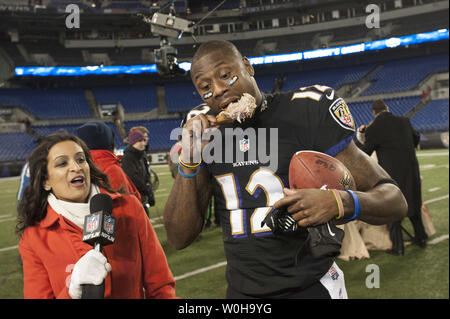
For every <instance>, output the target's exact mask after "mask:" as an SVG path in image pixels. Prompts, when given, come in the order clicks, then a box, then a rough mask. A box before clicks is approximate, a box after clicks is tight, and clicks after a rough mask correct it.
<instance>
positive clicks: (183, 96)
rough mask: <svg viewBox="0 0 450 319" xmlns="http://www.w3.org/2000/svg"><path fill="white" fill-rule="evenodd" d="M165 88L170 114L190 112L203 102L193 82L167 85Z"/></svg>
mask: <svg viewBox="0 0 450 319" xmlns="http://www.w3.org/2000/svg"><path fill="white" fill-rule="evenodd" d="M164 88H165V92H166V106H167V112H168V113H176V112H188V111H190V110H191V109H192V108H193V107H195V106H197V105H199V104H200V103H202V102H203V101H202V99H201V97H200V96H199V95H198V93H197V90H196V89H195V87H194V85H193V84H192V82H181V83H167V84H166V85H165V86H164Z"/></svg>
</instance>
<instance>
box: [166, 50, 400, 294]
mask: <svg viewBox="0 0 450 319" xmlns="http://www.w3.org/2000/svg"><path fill="white" fill-rule="evenodd" d="M254 73H255V72H254V69H253V67H252V66H251V64H250V62H249V60H248V59H247V58H245V57H242V55H241V54H240V52H239V51H238V50H237V48H236V47H235V46H234V45H233V44H232V43H230V42H227V41H210V42H207V43H204V44H202V45H201V46H200V47H199V48H198V50H197V51H196V53H195V55H194V57H193V61H192V65H191V78H192V81H193V83H194V85H195V87H196V89H197V91H198V92H199V94H200V95H201V96H202V98H203V100H204V102H205V104H203V105H201V106H200V107H197V108H196V109H194V110H192V111H191V112H190V113H189V114H188V116H187V117H186V121H185V123H184V126H183V127H184V130H185V133H184V134H183V139H182V147H183V149H182V153H181V155H180V159H181V161H180V165H179V174H178V178H177V179H176V180H175V182H174V185H173V187H172V190H171V193H170V195H169V198H168V200H167V203H166V206H165V209H164V223H165V227H166V231H167V238H168V241H169V243H170V244H171V245H172V246H174V247H175V248H176V249H183V248H185V247H186V246H188V245H189V244H190V243H192V242H193V241H194V240H195V238H196V237H197V236H198V235H199V233H200V232H201V230H202V226H203V222H204V218H205V212H206V210H207V207H208V201H209V200H210V198H211V194H213V195H214V199H215V203H216V209H217V210H220V216H221V225H222V227H223V241H224V248H225V254H226V258H227V270H226V278H227V281H228V289H227V298H346V297H347V293H346V290H345V284H344V280H343V277H344V276H343V273H342V271H341V270H340V269H339V267H338V266H337V265H336V264H335V263H334V259H333V256H335V254H334V253H335V252H334V253H333V252H332V253H329V252H327V249H326V248H327V247H328V246H327V245H328V244H333V241H334V242H336V241H338V240H334V237H335V236H337V233H336V230H337V228H336V227H334V228H330V225H331V226H333V225H334V222H341V223H342V222H345V221H348V220H354V219H356V218H359V219H360V220H362V221H365V222H367V223H370V224H386V223H389V222H392V221H394V220H398V219H401V218H403V217H404V216H405V215H406V210H407V204H406V201H405V199H404V197H403V195H402V193H401V191H400V189H399V188H398V187H397V186H396V185H395V182H394V181H393V180H392V179H391V178H390V176H389V175H388V174H387V173H386V172H385V171H384V170H383V169H382V168H381V167H380V166H378V164H377V163H376V162H374V161H373V160H371V159H370V158H369V157H368V156H367V155H366V154H365V153H363V152H362V151H360V150H359V149H358V148H357V147H356V146H355V145H354V143H353V141H352V137H353V135H354V133H355V123H354V121H353V118H352V116H351V113H350V112H349V110H348V107H347V105H346V103H345V102H344V100H343V99H342V98H340V97H338V96H337V95H336V93H335V91H334V90H333V89H332V88H329V87H325V86H321V85H313V86H310V87H304V88H299V89H298V90H296V91H293V92H286V93H276V94H273V95H266V94H263V93H262V92H261V91H260V90H259V88H258V85H257V83H256V81H255V78H254ZM245 93H246V94H245ZM243 96H250V97H252V98H253V99H254V103H255V108H252V107H250V109H251V110H252V112H249V113H246V111H245V110H243V111H242V114H240V116H239V114H238V116H237V117H236V116H235V117H234V118H231V119H230V121H228V122H225V123H221V124H219V121H218V117H216V116H217V115H218V114H219V113H221V112H222V111H230V110H229V109H230V106H231V105H233V104H234V103H239V102H238V101H240V100H241V98H242V97H243ZM244 109H245V108H244ZM227 113H230V112H227ZM196 127H197V128H198V127H200V129H201V132H202V133H205V132H207V131H211V130H215V131H216V132H220V133H221V134H212V135H214V137H213V141H212V142H211V143H213V142H215V143H217V144H215V145H219V146H221V147H222V148H221V149H220V151H221V152H219V153H216V152H218V149H217V148H216V149H214V158H216V159H217V157H216V156H219V157H221V159H222V160H215V161H208V162H205V161H203V162H195V161H193V159H194V158H195V156H194V154H193V152H194V150H195V143H194V141H193V140H192V139H193V138H194V137H195V136H196V134H195V132H194V131H195V129H196ZM230 128H234V129H235V128H242V129H248V128H253V129H254V131H255V132H256V135H257V136H256V140H257V142H255V140H254V139H253V140H252V139H246V138H245V137H244V138H243V139H239V138H236V137H234V138H232V139H231V140H232V144H233V145H232V147H231V148H230V147H229V145H226V143H219V142H221V141H227V140H228V141H229V140H230V139H229V138H227V134H229V132H230V131H227V129H230ZM264 128H265V129H267V130H259V129H264ZM274 128H275V129H276V141H277V145H270V151H276V160H277V162H278V163H277V165H276V169H275V170H270V169H268V168H267V167H269V166H270V165H267V163H265V162H264V161H262V160H261V158H260V155H259V154H260V153H261V152H257V153H255V152H253V154H258V155H256V156H257V158H249V156H248V155H244V157H243V158H244V160H240V161H239V162H237V161H236V158H237V155H236V154H234V155H232V160H228V161H227V160H226V158H227V156H229V155H230V152H237V153H239V152H243V153H245V154H250V153H251V152H250V150H251V149H252V148H258V147H261V146H260V145H262V144H260V141H268V140H273V136H271V135H273V132H274V131H273V130H269V129H274ZM186 132H187V133H186ZM269 135H270V136H269ZM206 145H208V144H207V143H202V144H201V147H202V149H203V150H204V149H205V148H206ZM301 150H314V151H319V152H323V153H326V154H329V155H331V156H334V157H336V158H337V159H339V160H340V161H341V162H342V163H343V164H344V165H345V166H346V167H347V168H348V169H349V170H350V172H351V173H352V175H353V177H354V179H355V183H356V189H357V191H355V192H351V191H324V190H320V189H289V183H288V170H289V163H290V159H291V157H292V155H293V154H294V153H295V152H297V151H301ZM218 154H219V155H218ZM240 155H242V154H240ZM228 158H230V157H228ZM271 158H272V156H271ZM270 167H273V165H272V166H270ZM269 217H270V218H269ZM292 220H293V221H294V223H293V224H294V225H292V223H289V221H292ZM323 225H327V227H325V228H324V227H321V226H323ZM292 226H294V227H292ZM322 235H326V236H322ZM324 238H325V239H324ZM322 239H324V240H325V242H323V241H322V242H321V240H322ZM341 239H342V238H341ZM327 241H328V242H327ZM321 246H323V247H324V248H325V249H324V250H320V249H319V251H317V247H319V248H320V247H321Z"/></svg>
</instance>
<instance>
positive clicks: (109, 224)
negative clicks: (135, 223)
mask: <svg viewBox="0 0 450 319" xmlns="http://www.w3.org/2000/svg"><path fill="white" fill-rule="evenodd" d="M104 228H105V231H106V232H107V233H108V234H112V233H114V219H113V218H111V217H109V216H106V217H105V222H104Z"/></svg>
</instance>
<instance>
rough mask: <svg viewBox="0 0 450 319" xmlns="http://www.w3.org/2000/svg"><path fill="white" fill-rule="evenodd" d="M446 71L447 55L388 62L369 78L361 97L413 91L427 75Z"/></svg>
mask: <svg viewBox="0 0 450 319" xmlns="http://www.w3.org/2000/svg"><path fill="white" fill-rule="evenodd" d="M445 71H448V54H441V55H435V56H428V57H419V58H411V59H402V60H395V61H389V62H387V63H385V64H384V65H383V67H382V68H381V69H379V70H378V71H377V72H375V74H373V75H372V76H371V81H373V83H372V85H371V86H370V87H369V88H368V89H367V90H365V91H364V92H363V93H362V95H363V96H367V95H375V94H382V93H392V92H404V91H408V90H412V89H414V88H415V87H416V86H417V85H418V84H419V83H420V81H422V80H424V79H425V78H426V77H427V76H428V75H430V74H433V73H437V72H445Z"/></svg>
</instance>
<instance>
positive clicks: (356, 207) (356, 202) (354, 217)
mask: <svg viewBox="0 0 450 319" xmlns="http://www.w3.org/2000/svg"><path fill="white" fill-rule="evenodd" d="M346 192H347V193H349V194H350V195H352V197H353V202H354V203H355V210H354V213H353V216H352V217H350V218H344V220H346V221H348V222H350V221H352V220H355V219H358V217H359V214H360V213H361V211H360V206H359V199H358V196H356V194H355V192H354V191H352V190H349V189H348V190H346Z"/></svg>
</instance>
